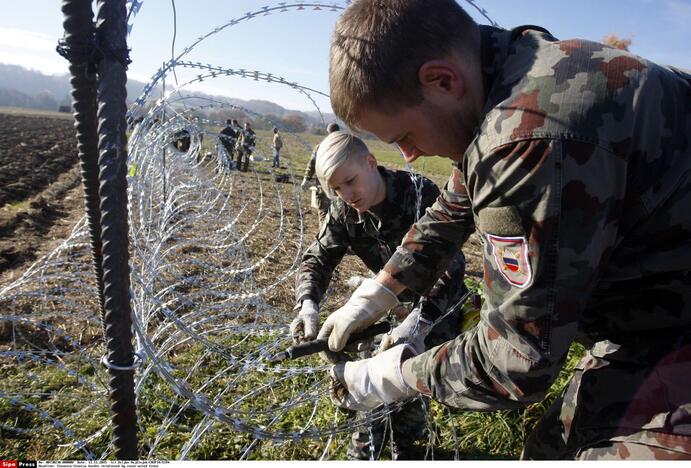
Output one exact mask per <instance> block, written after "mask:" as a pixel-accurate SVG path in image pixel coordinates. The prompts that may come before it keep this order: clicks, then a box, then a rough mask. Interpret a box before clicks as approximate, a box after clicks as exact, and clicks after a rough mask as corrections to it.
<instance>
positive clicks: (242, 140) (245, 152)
mask: <svg viewBox="0 0 691 468" xmlns="http://www.w3.org/2000/svg"><path fill="white" fill-rule="evenodd" d="M256 143H257V135H256V134H255V133H254V130H252V128H251V127H250V123H249V122H245V127H244V128H243V129H241V131H240V136H239V138H238V141H237V143H236V145H235V150H236V153H237V158H238V159H237V169H238V170H241V171H243V172H247V169H248V168H249V165H250V156H251V155H252V152H254V146H255V145H256ZM243 159H244V162H243Z"/></svg>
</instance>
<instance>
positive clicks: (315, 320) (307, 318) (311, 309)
mask: <svg viewBox="0 0 691 468" xmlns="http://www.w3.org/2000/svg"><path fill="white" fill-rule="evenodd" d="M289 328H290V335H291V336H292V337H293V342H294V343H295V344H299V343H301V342H302V341H312V340H313V339H315V338H316V337H317V329H318V328H319V306H318V305H317V303H316V302H314V301H313V300H312V299H305V300H304V301H302V305H301V307H300V312H298V315H297V317H295V318H294V319H293V321H292V322H291V323H290V327H289Z"/></svg>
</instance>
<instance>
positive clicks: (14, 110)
mask: <svg viewBox="0 0 691 468" xmlns="http://www.w3.org/2000/svg"><path fill="white" fill-rule="evenodd" d="M0 114H10V115H30V116H38V117H55V118H58V119H70V120H71V119H73V118H74V117H73V115H72V112H57V111H49V110H41V109H26V108H23V107H5V106H0Z"/></svg>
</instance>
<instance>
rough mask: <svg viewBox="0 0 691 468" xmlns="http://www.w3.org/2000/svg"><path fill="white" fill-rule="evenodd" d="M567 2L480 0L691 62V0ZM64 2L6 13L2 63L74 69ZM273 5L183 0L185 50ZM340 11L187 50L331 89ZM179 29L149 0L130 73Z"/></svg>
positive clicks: (158, 56) (136, 24)
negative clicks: (66, 43) (64, 45)
mask: <svg viewBox="0 0 691 468" xmlns="http://www.w3.org/2000/svg"><path fill="white" fill-rule="evenodd" d="M282 1H284V0H282ZM285 1H286V2H287V3H293V2H290V1H288V0H285ZM459 1H460V2H461V4H462V5H464V6H466V7H468V10H469V11H470V12H471V14H473V16H474V17H476V18H477V19H478V21H480V22H483V23H486V20H484V18H481V17H480V16H479V15H477V12H476V11H475V10H474V9H472V8H471V7H469V6H468V4H467V3H466V1H465V0H459ZM3 2H4V3H5V4H9V3H10V2H9V0H3ZM332 3H334V2H333V1H332V2H331V4H332ZM336 3H339V4H342V2H336ZM566 3H567V2H564V1H555V0H551V1H547V0H523V1H517V0H477V4H478V5H480V6H482V7H484V8H485V9H486V10H487V11H488V13H489V15H490V17H491V18H492V19H493V20H494V21H496V22H497V23H499V24H500V25H501V26H503V27H513V26H517V25H521V24H536V25H540V26H543V27H546V28H547V29H549V30H550V31H551V32H552V34H554V35H555V36H557V37H559V38H562V39H566V38H573V37H580V38H585V39H593V40H601V39H602V38H603V37H604V36H605V35H607V34H608V33H612V32H613V33H615V34H617V35H618V36H622V37H628V38H631V39H632V40H633V44H632V46H631V51H632V52H634V53H636V54H639V55H642V56H644V57H645V58H648V59H650V60H653V61H656V62H660V63H665V64H671V65H676V66H678V67H682V68H691V47H689V44H691V0H629V1H624V0H581V1H572V2H568V4H569V5H568V7H567V6H566V5H565V4H566ZM60 5H61V2H59V1H57V0H34V1H23V2H14V1H13V2H12V6H11V7H10V8H6V9H5V14H4V15H2V16H0V63H15V64H20V65H23V66H26V67H29V68H33V69H37V70H40V71H43V72H45V73H65V72H67V62H66V61H65V60H64V59H62V58H61V57H59V56H58V55H57V54H56V53H55V44H56V42H57V40H58V39H59V38H60V37H61V36H62V14H61V12H60ZM266 5H278V2H270V1H256V0H176V1H175V6H176V10H177V38H176V41H175V50H176V52H178V53H179V52H180V51H181V50H182V49H183V48H184V47H186V46H188V45H190V44H191V43H192V42H194V41H195V40H196V38H197V37H199V36H201V35H204V34H206V33H208V32H210V31H212V30H213V29H214V28H216V27H218V26H222V25H224V24H225V23H227V22H228V21H230V20H231V19H234V18H239V17H242V16H244V15H245V13H247V12H250V11H256V10H260V9H261V7H263V6H266ZM338 14H339V13H338V12H333V11H330V9H329V8H326V7H325V8H322V9H321V10H319V11H314V10H313V9H312V8H305V9H304V10H302V11H287V12H283V13H275V14H271V15H267V16H263V15H260V16H257V17H255V18H253V19H252V20H249V21H245V22H241V23H238V24H237V25H234V26H232V27H229V28H226V29H224V30H223V31H221V32H219V33H218V34H215V35H213V36H211V37H210V38H208V39H207V40H205V41H203V42H202V43H201V44H200V45H199V46H198V47H197V48H195V49H194V50H193V51H192V52H191V53H190V54H189V55H188V56H187V57H186V58H187V60H192V61H200V62H202V63H204V64H206V63H210V64H212V65H214V66H222V67H227V68H234V69H240V68H244V69H247V70H259V71H262V72H267V73H273V74H274V75H278V76H283V77H284V78H286V79H287V80H289V81H295V82H298V83H300V84H302V85H305V86H308V87H311V88H314V89H318V90H320V91H323V92H328V79H327V67H328V44H329V38H330V34H331V30H332V28H333V24H334V22H335V21H336V18H337V17H338ZM172 37H173V9H172V1H171V0H144V2H143V4H142V7H141V10H140V11H139V14H138V15H137V16H136V17H135V18H134V21H133V29H132V33H131V35H130V37H129V45H130V47H131V48H132V52H131V57H132V59H133V63H132V64H131V65H130V69H129V76H130V77H131V78H134V79H137V80H141V81H148V80H149V77H150V76H151V75H152V74H153V73H154V72H155V71H156V69H157V68H158V67H160V65H161V64H162V62H163V61H165V60H167V59H169V58H170V54H171V40H172ZM194 75H196V72H195V73H192V74H191V72H188V71H183V70H180V71H179V72H178V80H179V81H178V82H179V83H184V82H186V81H187V80H188V79H190V78H191V77H193V76H194ZM171 83H172V77H171V78H169V79H168V81H167V84H168V86H170V85H171ZM193 89H202V90H204V91H206V92H210V93H215V94H225V95H228V96H234V97H238V98H242V99H268V100H272V101H274V102H277V103H279V104H281V105H283V106H284V107H288V108H293V109H303V110H312V109H314V108H313V107H312V105H311V103H310V102H309V101H308V100H307V99H305V98H304V97H303V96H301V95H300V94H298V93H296V92H295V91H294V90H292V89H290V88H288V87H286V86H283V85H279V84H275V83H271V84H267V83H263V82H255V81H254V80H251V79H242V78H236V77H224V78H218V79H212V80H206V81H204V83H201V84H197V85H195V86H194V88H193ZM317 102H318V104H319V105H320V107H321V108H322V110H325V111H329V110H330V109H329V106H328V100H327V99H326V98H318V99H317Z"/></svg>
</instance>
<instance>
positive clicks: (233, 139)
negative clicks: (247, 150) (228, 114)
mask: <svg viewBox="0 0 691 468" xmlns="http://www.w3.org/2000/svg"><path fill="white" fill-rule="evenodd" d="M240 131H241V129H240V125H238V121H237V120H235V119H232V120H231V119H228V120H226V127H225V128H224V129H223V130H221V134H220V135H219V139H220V140H221V144H222V145H223V148H224V149H225V150H226V160H225V161H224V164H225V165H226V166H227V167H228V168H229V169H230V168H232V166H233V153H234V151H235V144H236V143H237V139H238V137H239V136H240Z"/></svg>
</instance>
